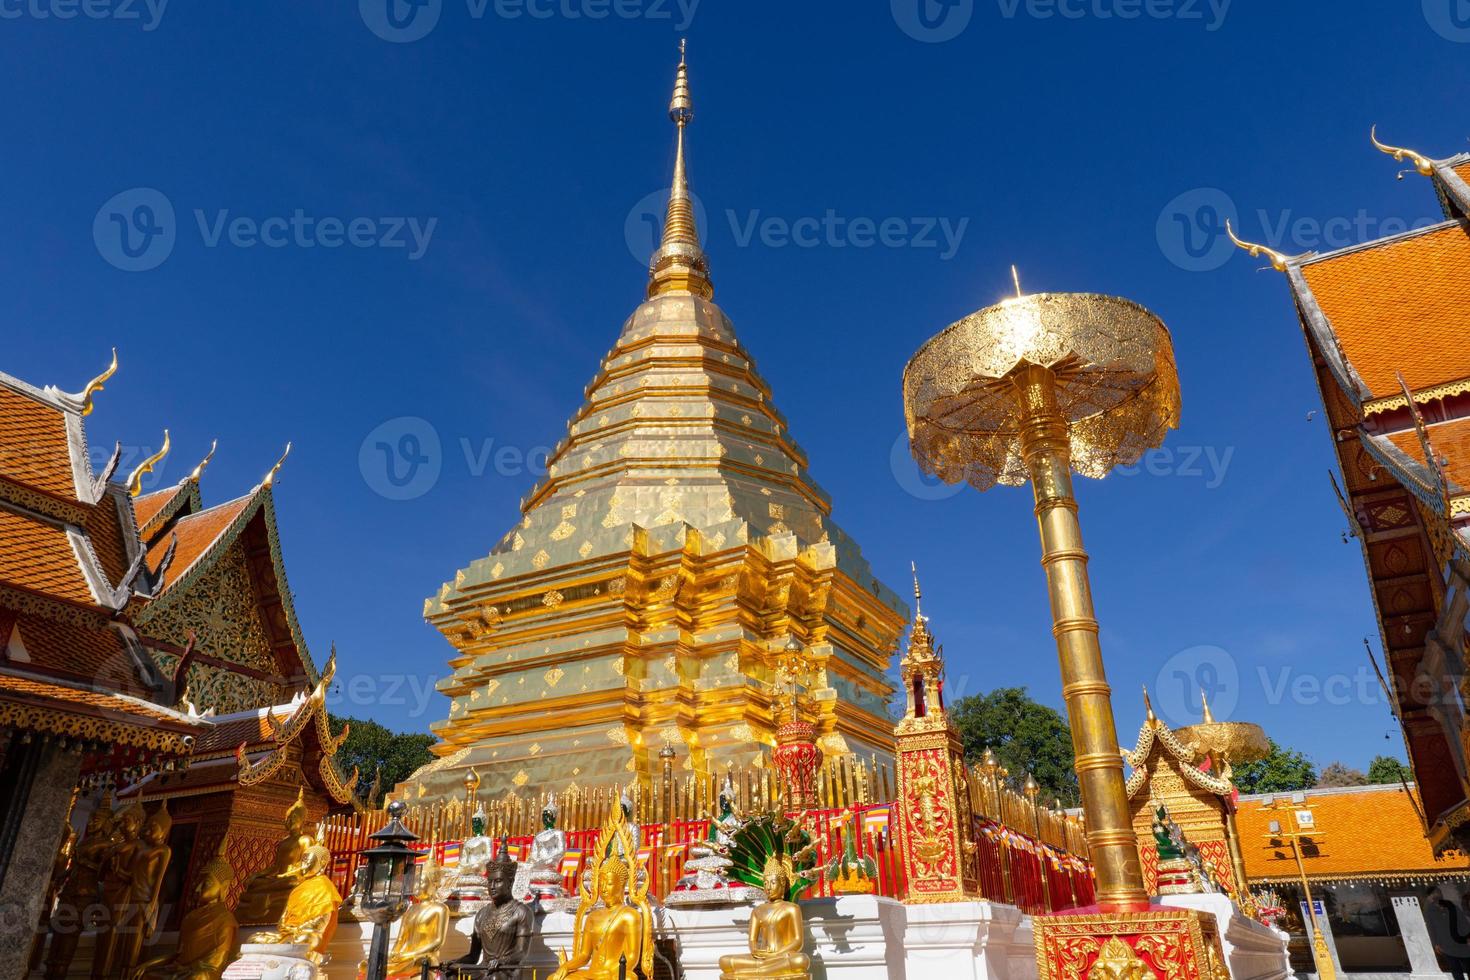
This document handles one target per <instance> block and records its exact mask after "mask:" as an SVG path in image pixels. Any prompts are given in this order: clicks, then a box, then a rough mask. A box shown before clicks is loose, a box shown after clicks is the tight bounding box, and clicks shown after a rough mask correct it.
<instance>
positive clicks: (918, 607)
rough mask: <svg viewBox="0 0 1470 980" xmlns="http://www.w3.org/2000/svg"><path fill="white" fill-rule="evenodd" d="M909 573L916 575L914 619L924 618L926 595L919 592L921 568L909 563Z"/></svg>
mask: <svg viewBox="0 0 1470 980" xmlns="http://www.w3.org/2000/svg"><path fill="white" fill-rule="evenodd" d="M909 571H910V572H912V573H913V575H914V618H915V619H923V618H924V607H923V605H922V602H923V599H924V593H922V592H920V591H919V568H918V566H917V565H915V564H914V563H913V562H909Z"/></svg>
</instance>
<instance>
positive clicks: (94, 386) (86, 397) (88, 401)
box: [77, 347, 117, 415]
mask: <svg viewBox="0 0 1470 980" xmlns="http://www.w3.org/2000/svg"><path fill="white" fill-rule="evenodd" d="M116 373H117V348H116V347H114V348H113V349H112V363H111V364H109V365H107V370H105V371H103V372H102V373H101V374H99V375H97V377H95V378H93V379H92V380H91V381H88V382H87V387H85V388H83V389H82V393H81V394H80V395H78V396H77V398H78V399H79V400H80V401H81V403H82V414H83V415H91V414H92V396H93V395H95V394H97V392H99V391H101V390H102V384H103V382H105V381H106V380H107V379H108V378H110V377H112V376H113V375H114V374H116Z"/></svg>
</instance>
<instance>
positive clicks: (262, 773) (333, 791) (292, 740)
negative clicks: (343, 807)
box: [235, 654, 359, 803]
mask: <svg viewBox="0 0 1470 980" xmlns="http://www.w3.org/2000/svg"><path fill="white" fill-rule="evenodd" d="M336 663H337V658H336V656H335V654H334V655H333V656H332V657H330V658H329V659H328V660H327V665H326V667H325V669H324V670H323V672H322V676H321V679H320V680H319V681H318V682H317V684H316V686H315V687H314V688H313V689H312V691H311V693H310V694H309V695H305V696H303V697H298V698H297V700H296V701H295V702H293V703H292V704H290V705H281V706H277V707H273V708H268V709H266V710H265V712H264V718H265V719H266V722H267V725H268V727H269V729H270V731H271V739H270V741H269V742H268V743H266V744H265V745H264V746H263V747H260V746H258V747H257V748H256V750H255V751H251V746H250V744H249V743H248V742H242V743H241V744H240V745H239V747H238V748H237V749H236V751H235V759H236V764H237V767H238V771H237V773H236V777H235V778H236V781H237V782H238V783H239V784H240V785H241V786H247V787H248V786H255V785H258V784H260V783H263V782H265V781H267V780H269V779H272V778H274V777H276V776H278V775H279V774H280V773H281V772H282V771H283V770H284V769H285V768H286V767H287V766H288V765H289V764H290V763H291V762H292V760H293V753H292V752H291V751H290V750H291V747H292V746H293V745H294V744H296V743H297V742H298V741H299V740H301V739H302V738H304V737H307V738H313V739H314V740H315V742H316V749H317V751H316V752H315V753H314V754H315V755H316V756H317V772H318V775H319V776H320V778H321V781H322V786H323V787H324V788H325V789H326V791H327V793H328V795H330V796H331V797H332V799H333V800H335V801H336V802H338V803H348V802H351V801H352V799H353V790H354V789H355V788H356V786H357V781H358V776H359V772H358V770H357V768H356V767H354V768H353V770H352V775H351V776H350V777H347V778H346V779H344V778H343V777H342V776H341V775H339V774H338V772H337V767H336V763H335V761H334V760H335V757H336V754H337V752H338V750H339V749H341V747H342V744H343V743H344V742H345V741H346V740H347V734H348V732H347V729H343V731H342V733H341V734H340V735H333V734H332V730H331V724H330V721H329V719H328V715H327V706H326V693H327V688H328V686H329V685H330V684H331V681H332V677H333V676H334V675H335V673H336ZM282 708H285V709H288V710H289V712H290V713H289V714H288V715H287V716H286V718H285V720H284V721H277V720H276V716H277V714H278V713H280V709H282Z"/></svg>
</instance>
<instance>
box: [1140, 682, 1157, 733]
mask: <svg viewBox="0 0 1470 980" xmlns="http://www.w3.org/2000/svg"><path fill="white" fill-rule="evenodd" d="M1143 709H1144V710H1145V711H1146V712H1148V716H1147V717H1148V723H1149V724H1150V725H1151V724H1153V723H1154V722H1156V721H1158V720H1159V716H1158V715H1156V714H1154V703H1153V701H1151V700H1149V696H1148V685H1147V684H1145V685H1143Z"/></svg>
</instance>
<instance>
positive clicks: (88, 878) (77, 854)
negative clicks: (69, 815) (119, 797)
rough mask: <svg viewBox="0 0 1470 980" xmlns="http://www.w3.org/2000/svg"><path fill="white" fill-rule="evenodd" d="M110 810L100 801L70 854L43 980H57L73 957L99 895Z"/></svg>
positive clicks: (108, 841) (109, 832) (109, 839)
mask: <svg viewBox="0 0 1470 980" xmlns="http://www.w3.org/2000/svg"><path fill="white" fill-rule="evenodd" d="M113 843H114V842H113V839H112V807H110V806H108V805H107V802H106V801H105V800H104V801H103V803H102V805H101V806H99V807H98V808H97V809H96V810H93V811H92V816H91V817H90V818H89V819H88V820H87V830H86V833H85V834H84V835H83V836H82V842H81V843H80V844H78V845H77V847H76V850H75V851H74V852H73V853H72V859H71V870H70V871H69V872H68V873H67V876H66V881H65V882H63V883H62V886H61V892H60V894H59V895H58V896H57V899H56V911H55V912H53V913H52V916H51V945H50V947H49V948H48V949H47V950H46V980H61V978H62V977H64V976H66V974H67V971H68V970H69V969H70V968H71V961H72V959H73V958H74V957H75V956H76V952H77V941H78V940H79V939H80V938H81V934H82V929H83V928H85V923H84V922H83V921H82V917H83V916H84V915H85V914H86V913H87V909H88V907H89V906H95V905H96V903H97V899H98V896H99V895H100V891H99V889H100V887H101V884H100V878H101V875H102V868H103V862H105V861H106V859H107V855H108V852H109V851H111V849H112V846H113Z"/></svg>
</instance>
